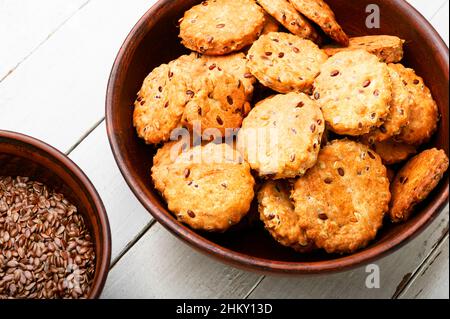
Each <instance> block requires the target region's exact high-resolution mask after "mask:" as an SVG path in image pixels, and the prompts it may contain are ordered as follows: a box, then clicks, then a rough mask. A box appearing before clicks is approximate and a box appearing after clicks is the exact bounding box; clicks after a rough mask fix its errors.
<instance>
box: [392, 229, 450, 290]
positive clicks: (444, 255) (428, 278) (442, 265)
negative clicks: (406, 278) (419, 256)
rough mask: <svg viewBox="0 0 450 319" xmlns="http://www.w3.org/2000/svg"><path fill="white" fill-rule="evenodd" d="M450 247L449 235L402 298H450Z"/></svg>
mask: <svg viewBox="0 0 450 319" xmlns="http://www.w3.org/2000/svg"><path fill="white" fill-rule="evenodd" d="M448 249H449V244H448V235H447V236H446V238H445V240H444V241H443V242H442V243H441V245H440V246H439V247H438V248H437V249H436V250H435V251H434V252H433V254H432V255H431V256H430V257H429V258H428V260H427V262H425V263H424V265H423V266H422V267H421V269H420V271H419V272H418V273H417V275H416V278H415V280H414V281H413V282H412V284H411V285H410V286H409V287H408V288H407V289H405V291H404V293H402V294H401V295H400V298H403V299H411V298H420V299H439V298H442V299H448V298H449V275H448V258H449V257H448Z"/></svg>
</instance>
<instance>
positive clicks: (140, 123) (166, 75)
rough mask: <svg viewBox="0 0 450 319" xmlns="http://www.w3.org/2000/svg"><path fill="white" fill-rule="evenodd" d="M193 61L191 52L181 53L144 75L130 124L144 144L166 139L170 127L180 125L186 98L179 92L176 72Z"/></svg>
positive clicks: (180, 85) (180, 71) (181, 71)
mask: <svg viewBox="0 0 450 319" xmlns="http://www.w3.org/2000/svg"><path fill="white" fill-rule="evenodd" d="M192 61H194V57H193V56H188V55H185V56H181V57H180V58H178V59H176V60H174V61H172V62H170V63H169V64H162V65H160V66H159V67H157V68H155V69H154V70H153V71H152V72H150V74H149V75H148V76H147V77H146V78H145V80H144V82H143V84H142V87H141V89H140V91H139V93H138V97H137V100H136V101H135V103H134V113H133V124H134V126H135V127H136V131H137V133H138V136H139V137H140V138H142V139H144V140H145V142H146V143H147V144H157V143H160V142H164V141H167V140H169V137H170V133H171V132H172V130H174V129H175V128H177V127H178V126H179V124H180V120H181V116H182V114H183V112H184V106H185V104H186V99H184V98H183V97H182V96H180V94H179V92H180V91H181V90H182V83H181V82H180V81H179V80H178V76H179V75H181V74H183V73H184V69H183V68H184V67H185V66H187V65H189V64H190V63H191V62H192Z"/></svg>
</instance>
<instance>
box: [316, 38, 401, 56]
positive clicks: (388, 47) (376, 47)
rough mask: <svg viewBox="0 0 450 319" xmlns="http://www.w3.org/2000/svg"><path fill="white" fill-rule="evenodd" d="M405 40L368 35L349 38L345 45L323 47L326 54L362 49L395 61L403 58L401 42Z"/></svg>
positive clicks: (331, 54)
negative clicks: (347, 43)
mask: <svg viewBox="0 0 450 319" xmlns="http://www.w3.org/2000/svg"><path fill="white" fill-rule="evenodd" d="M404 43H405V40H402V39H400V38H399V37H396V36H392V35H368V36H363V37H354V38H350V40H349V45H348V46H346V47H342V46H336V45H328V46H325V47H324V48H323V50H324V51H325V53H326V54H328V55H329V56H333V55H335V54H336V53H338V52H341V51H349V50H356V49H363V50H366V51H367V52H369V53H371V54H374V55H376V56H377V57H378V59H380V61H381V62H385V63H396V62H400V61H401V60H402V59H403V44H404Z"/></svg>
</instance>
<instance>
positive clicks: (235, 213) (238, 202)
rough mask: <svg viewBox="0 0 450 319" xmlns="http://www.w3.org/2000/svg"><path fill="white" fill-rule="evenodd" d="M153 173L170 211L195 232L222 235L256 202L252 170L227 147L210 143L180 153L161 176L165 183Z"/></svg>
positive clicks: (156, 185)
mask: <svg viewBox="0 0 450 319" xmlns="http://www.w3.org/2000/svg"><path fill="white" fill-rule="evenodd" d="M157 171H158V170H156V172H157ZM153 172H154V174H153V175H152V177H153V179H154V183H155V187H156V188H157V189H158V191H160V192H161V194H162V195H163V197H164V198H165V199H166V201H167V205H168V208H169V210H170V211H172V212H173V213H174V214H175V216H176V217H177V218H178V220H179V221H180V222H182V223H185V224H187V225H189V226H190V227H192V228H194V229H201V230H206V231H215V232H223V231H225V230H227V229H228V228H230V227H231V226H232V225H235V224H237V223H238V222H239V221H240V220H241V219H242V217H244V216H245V215H246V214H247V212H248V211H249V208H250V204H251V202H252V200H253V196H254V191H253V186H254V184H255V181H254V179H253V177H252V175H251V173H250V166H249V165H248V164H247V163H246V162H244V161H243V160H242V156H241V155H240V154H239V153H238V152H236V151H235V150H234V149H233V148H232V147H231V146H229V145H227V144H214V143H209V144H207V145H205V146H195V147H193V148H191V149H189V150H187V151H186V152H183V153H181V154H180V155H179V156H178V157H177V158H176V160H175V161H174V162H173V163H172V164H170V165H169V166H168V168H167V175H164V174H163V175H162V176H163V178H164V182H161V181H159V180H158V178H159V177H160V176H161V175H160V174H155V169H153Z"/></svg>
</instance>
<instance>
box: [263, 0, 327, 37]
mask: <svg viewBox="0 0 450 319" xmlns="http://www.w3.org/2000/svg"><path fill="white" fill-rule="evenodd" d="M257 2H258V3H259V4H260V5H261V6H262V7H263V8H264V10H266V11H267V13H269V14H270V15H271V16H272V17H274V18H275V19H276V20H277V21H278V22H279V23H281V24H282V25H283V26H284V27H285V28H286V29H288V30H289V31H291V32H292V33H293V34H295V35H298V36H299V37H301V38H304V39H308V40H311V41H314V42H316V43H318V42H320V37H319V34H318V33H317V31H316V30H315V29H314V27H313V26H312V25H311V24H310V23H309V22H308V20H306V19H305V17H303V16H302V15H301V14H300V13H298V12H297V10H295V8H294V7H293V6H292V4H291V3H290V2H289V1H288V0H257Z"/></svg>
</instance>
